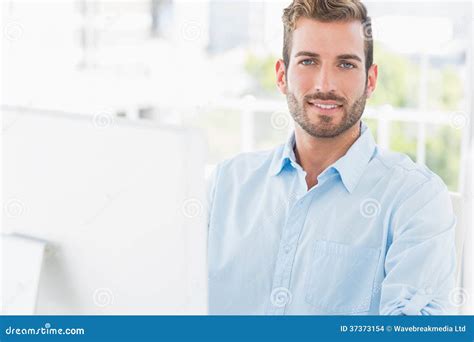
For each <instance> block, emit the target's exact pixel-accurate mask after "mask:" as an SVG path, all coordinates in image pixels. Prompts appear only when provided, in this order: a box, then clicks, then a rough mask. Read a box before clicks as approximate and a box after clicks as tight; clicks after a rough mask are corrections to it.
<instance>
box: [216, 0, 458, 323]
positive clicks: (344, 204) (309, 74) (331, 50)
mask: <svg viewBox="0 0 474 342" xmlns="http://www.w3.org/2000/svg"><path fill="white" fill-rule="evenodd" d="M283 24H284V46H283V59H281V60H278V61H277V63H276V79H277V85H278V88H279V89H280V91H281V92H282V93H283V94H284V95H285V96H286V98H287V102H288V108H289V111H290V113H291V115H292V117H293V119H294V121H295V131H294V133H293V134H292V135H291V137H290V139H289V140H288V142H287V143H286V144H283V145H281V146H279V147H277V148H275V149H273V150H271V151H264V152H254V153H245V154H241V155H238V156H237V157H235V158H233V159H230V160H226V161H224V162H222V163H220V164H219V165H218V166H217V167H216V170H215V172H214V174H213V176H212V179H211V183H210V185H209V192H208V200H209V203H208V204H209V211H208V213H209V215H208V219H209V240H208V258H209V310H210V313H211V314H318V315H330V314H357V315H361V314H362V315H364V314H370V315H374V314H375V315H377V314H387V315H434V314H446V313H451V309H452V308H451V305H450V303H449V297H450V293H451V291H452V289H453V287H454V285H455V281H454V275H455V269H456V267H455V266H456V262H455V247H454V225H455V221H456V220H455V217H454V215H453V211H452V206H451V202H450V198H449V193H448V191H447V188H446V186H445V185H444V183H443V182H442V180H441V179H440V178H439V177H438V176H437V175H435V174H434V173H433V172H431V171H430V170H429V169H427V168H426V167H424V166H420V165H417V164H415V163H413V162H412V161H411V160H410V159H409V158H408V157H407V156H405V155H403V154H400V153H395V152H390V151H384V150H382V149H380V148H379V147H378V146H377V145H376V143H375V141H374V138H373V137H372V134H371V132H370V130H369V129H368V128H367V126H366V125H365V124H364V123H363V122H362V121H361V116H362V114H363V111H364V108H365V103H366V99H367V98H368V97H370V95H371V94H372V92H373V91H374V90H375V87H376V83H377V74H378V70H377V65H375V64H373V61H372V59H373V45H372V40H371V39H370V38H371V37H370V36H369V37H367V35H365V34H364V32H370V31H371V27H370V18H369V17H368V16H367V10H366V8H365V6H364V5H363V4H362V3H360V2H359V1H357V0H352V1H351V0H313V1H311V0H295V1H293V3H292V4H291V5H290V6H289V7H287V8H286V9H285V10H284V14H283Z"/></svg>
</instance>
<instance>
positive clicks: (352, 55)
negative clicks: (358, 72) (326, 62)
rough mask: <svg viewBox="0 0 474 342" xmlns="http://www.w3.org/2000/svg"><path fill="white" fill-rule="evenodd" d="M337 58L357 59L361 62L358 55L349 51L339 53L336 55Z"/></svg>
mask: <svg viewBox="0 0 474 342" xmlns="http://www.w3.org/2000/svg"><path fill="white" fill-rule="evenodd" d="M337 59H355V60H356V61H359V62H361V63H362V59H361V58H360V57H359V56H357V55H354V54H351V53H346V54H343V55H339V56H337Z"/></svg>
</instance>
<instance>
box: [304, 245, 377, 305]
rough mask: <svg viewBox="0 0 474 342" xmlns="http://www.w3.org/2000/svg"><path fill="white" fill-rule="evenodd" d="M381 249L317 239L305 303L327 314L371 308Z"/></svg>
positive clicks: (307, 282)
mask: <svg viewBox="0 0 474 342" xmlns="http://www.w3.org/2000/svg"><path fill="white" fill-rule="evenodd" d="M379 256H380V250H379V249H378V248H369V247H359V246H357V247H356V246H351V245H345V244H340V243H335V242H329V241H316V243H315V248H314V254H313V260H312V263H311V270H310V272H309V276H308V278H307V281H306V290H305V291H306V294H305V299H306V302H308V303H309V304H311V305H313V306H314V307H316V308H317V309H318V310H322V311H324V312H325V313H327V314H356V313H361V312H366V311H369V309H370V303H371V300H372V292H373V287H374V280H375V274H376V271H377V264H378V260H379Z"/></svg>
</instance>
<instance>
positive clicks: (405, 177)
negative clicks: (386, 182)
mask: <svg viewBox="0 0 474 342" xmlns="http://www.w3.org/2000/svg"><path fill="white" fill-rule="evenodd" d="M374 162H375V163H378V164H379V165H380V166H381V168H382V170H383V172H384V173H386V174H387V175H390V177H389V178H390V181H391V182H395V183H397V181H398V182H399V183H400V186H401V187H405V188H412V189H415V188H417V187H423V186H426V185H428V184H429V186H430V187H436V188H437V189H438V190H442V189H445V190H446V189H447V188H446V185H445V184H444V182H443V180H442V179H441V177H439V175H437V174H436V173H435V172H433V171H432V170H431V169H430V168H429V167H427V166H426V165H424V164H419V163H415V162H414V161H413V160H412V159H411V158H410V157H409V156H408V155H407V154H405V153H401V152H395V151H391V150H387V149H380V148H378V153H376V155H375V157H374Z"/></svg>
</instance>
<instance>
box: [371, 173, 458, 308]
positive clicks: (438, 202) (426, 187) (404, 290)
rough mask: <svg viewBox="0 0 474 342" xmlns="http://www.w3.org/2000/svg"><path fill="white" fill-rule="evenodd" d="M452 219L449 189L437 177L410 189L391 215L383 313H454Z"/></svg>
mask: <svg viewBox="0 0 474 342" xmlns="http://www.w3.org/2000/svg"><path fill="white" fill-rule="evenodd" d="M455 223H456V218H455V217H454V214H453V209H452V204H451V200H450V197H449V192H448V190H447V188H446V186H445V185H444V184H443V182H442V181H441V180H440V179H439V177H433V178H431V179H429V180H427V181H426V182H425V183H424V184H422V185H420V186H419V187H418V188H416V189H413V191H412V193H411V194H410V195H409V196H408V197H407V198H406V199H405V200H404V201H403V202H402V203H401V204H399V205H398V207H397V208H396V209H395V211H394V214H393V216H392V218H391V230H390V231H391V234H392V236H391V239H392V243H391V245H390V247H389V248H388V251H387V255H386V259H385V279H384V281H383V282H382V289H381V300H380V314H381V315H442V314H449V313H452V304H450V302H449V295H450V291H451V290H452V289H453V288H454V286H455V272H456V250H455V234H454V227H455Z"/></svg>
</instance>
